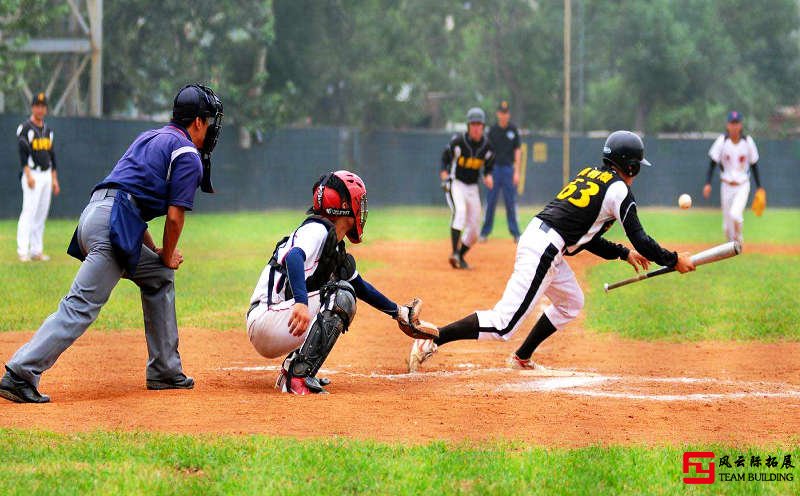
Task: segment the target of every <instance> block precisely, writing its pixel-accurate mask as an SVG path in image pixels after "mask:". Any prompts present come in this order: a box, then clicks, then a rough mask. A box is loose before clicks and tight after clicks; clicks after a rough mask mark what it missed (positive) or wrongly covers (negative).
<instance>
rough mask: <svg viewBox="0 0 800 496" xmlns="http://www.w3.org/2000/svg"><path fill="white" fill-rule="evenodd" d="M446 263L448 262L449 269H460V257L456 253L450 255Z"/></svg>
mask: <svg viewBox="0 0 800 496" xmlns="http://www.w3.org/2000/svg"><path fill="white" fill-rule="evenodd" d="M448 261H449V262H450V267H452V268H454V269H459V268H461V257H460V256H459V255H458V253H453V254H452V255H450V258H449V259H448Z"/></svg>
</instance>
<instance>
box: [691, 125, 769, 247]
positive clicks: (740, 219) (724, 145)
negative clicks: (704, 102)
mask: <svg viewBox="0 0 800 496" xmlns="http://www.w3.org/2000/svg"><path fill="white" fill-rule="evenodd" d="M727 131H728V132H727V133H726V134H723V135H721V136H719V137H718V138H717V139H716V140H715V141H714V143H713V144H712V145H711V148H710V149H709V150H708V156H709V158H710V159H711V163H710V164H709V168H708V175H707V178H706V185H705V187H704V188H703V196H705V197H706V198H708V197H709V195H710V194H711V175H712V173H713V171H714V166H715V165H717V164H719V166H720V181H721V183H722V184H721V185H720V203H721V204H722V229H723V230H724V231H725V236H726V237H727V238H728V240H729V241H738V242H740V243H741V242H742V241H743V239H742V238H743V237H742V224H743V223H744V209H745V207H746V206H747V198H748V196H749V195H750V171H751V170H752V171H753V177H754V178H755V180H756V186H757V187H759V188H760V187H761V182H760V180H759V178H758V158H759V157H758V148H757V147H756V143H755V141H753V138H752V137H751V136H747V135H743V134H742V115H741V114H740V113H739V112H737V111H732V112H730V113H729V114H728V125H727Z"/></svg>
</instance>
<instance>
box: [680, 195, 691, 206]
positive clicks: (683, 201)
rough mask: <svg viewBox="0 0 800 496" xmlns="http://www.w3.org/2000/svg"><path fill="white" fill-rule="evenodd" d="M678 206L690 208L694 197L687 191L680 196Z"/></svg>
mask: <svg viewBox="0 0 800 496" xmlns="http://www.w3.org/2000/svg"><path fill="white" fill-rule="evenodd" d="M678 206H679V207H681V208H684V209H686V208H689V207H691V206H692V197H691V196H689V195H687V194H686V193H684V194H682V195H681V196H679V197H678Z"/></svg>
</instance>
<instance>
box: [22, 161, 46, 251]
mask: <svg viewBox="0 0 800 496" xmlns="http://www.w3.org/2000/svg"><path fill="white" fill-rule="evenodd" d="M31 175H32V176H33V180H34V182H35V184H34V185H33V188H29V187H28V181H27V180H26V179H25V174H23V175H22V178H21V179H20V185H21V186H22V212H20V214H19V223H18V224H17V255H19V256H20V257H27V256H35V255H41V254H42V250H43V244H44V241H43V238H44V224H45V221H46V220H47V213H48V212H49V210H50V197H51V193H52V190H53V173H52V172H51V171H50V170H46V171H40V170H38V169H31Z"/></svg>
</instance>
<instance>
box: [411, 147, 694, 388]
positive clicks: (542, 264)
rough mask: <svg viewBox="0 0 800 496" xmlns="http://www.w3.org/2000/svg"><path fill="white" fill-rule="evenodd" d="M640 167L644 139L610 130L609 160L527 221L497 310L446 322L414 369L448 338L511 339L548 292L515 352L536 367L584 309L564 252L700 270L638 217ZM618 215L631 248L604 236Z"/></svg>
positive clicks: (425, 343)
mask: <svg viewBox="0 0 800 496" xmlns="http://www.w3.org/2000/svg"><path fill="white" fill-rule="evenodd" d="M642 165H645V166H649V165H650V163H649V162H648V161H647V160H645V158H644V144H643V143H642V140H641V139H640V138H639V137H638V136H637V135H635V134H634V133H631V132H629V131H616V132H614V133H611V135H609V137H608V139H606V142H605V145H604V147H603V166H602V167H600V168H596V167H586V168H585V169H583V170H581V171H580V172H579V173H578V175H577V176H576V177H575V179H573V180H572V181H571V182H570V183H569V184H567V185H566V186H564V189H562V190H561V191H560V192H559V193H558V194H557V195H556V197H555V199H554V200H553V201H551V202H550V203H549V204H547V206H545V208H544V210H542V211H541V212H539V214H538V215H536V217H534V218H533V220H532V221H531V222H530V223H529V224H528V227H527V228H526V229H525V232H524V233H523V234H522V237H521V238H520V241H519V244H518V245H517V256H516V262H515V263H514V273H513V274H512V275H511V278H510V279H509V280H508V283H507V284H506V288H505V291H504V292H503V296H502V297H501V299H500V301H498V302H497V304H496V305H495V306H494V308H493V309H491V310H483V311H478V312H473V313H471V314H469V315H468V316H466V317H464V318H463V319H461V320H458V321H456V322H453V323H451V324H449V325H446V326H444V327H442V328H441V329H440V332H439V337H438V338H436V339H435V340H421V339H418V340H415V341H414V345H413V346H412V348H411V354H410V356H409V370H410V371H412V372H413V371H414V370H416V368H417V367H419V365H420V364H421V363H422V362H424V361H425V360H427V359H428V358H430V357H431V356H432V355H433V354H434V353H435V352H436V349H437V346H440V345H442V344H445V343H449V342H450V341H457V340H460V339H494V340H503V341H507V340H508V339H509V338H510V337H511V336H512V335H513V334H514V333H515V332H516V331H517V330H518V329H519V327H520V325H521V324H522V322H523V321H524V320H525V317H526V316H527V315H528V314H529V313H530V312H531V311H533V309H534V308H535V307H536V303H537V302H538V300H539V298H541V296H542V295H543V294H544V295H547V297H548V298H549V299H550V301H551V302H552V304H551V305H550V306H548V307H547V308H546V309H545V310H544V313H543V314H542V316H541V317H540V318H539V320H538V321H537V322H536V325H535V326H534V327H533V329H532V330H531V332H530V334H529V335H528V337H527V338H526V339H525V342H524V343H523V344H522V346H520V347H519V349H518V350H517V352H516V353H515V354H514V355H512V356H511V358H510V365H511V366H512V367H513V368H522V369H535V368H537V365H536V364H535V363H534V362H533V360H532V359H531V356H532V354H533V352H534V350H535V349H536V347H537V346H539V344H540V343H541V342H542V341H544V340H545V339H547V337H549V336H550V335H551V334H553V333H554V332H555V331H556V330H558V329H561V328H563V327H564V326H565V325H566V324H567V323H569V322H570V321H571V320H572V319H574V318H575V317H577V315H578V312H579V311H580V310H581V308H583V291H581V288H580V286H579V285H578V281H577V280H576V279H575V274H574V273H573V272H572V269H571V268H570V267H569V264H567V262H566V260H564V255H574V254H576V253H577V252H579V251H581V250H582V249H586V250H588V251H589V252H591V253H593V254H595V255H597V256H599V257H602V258H605V259H607V260H615V259H620V260H625V261H626V262H628V263H629V264H631V265H632V266H633V268H634V269H636V271H637V272H638V271H639V267H641V268H643V269H647V267H648V265H649V261H653V262H655V263H657V264H659V265H663V266H669V267H675V269H676V270H677V271H679V272H681V273H685V272H689V271H692V270H694V264H693V263H692V261H691V258H690V257H689V254H688V253H681V254H678V253H676V252H672V251H667V250H665V249H664V248H662V247H661V246H660V245H659V244H658V243H657V242H656V241H655V240H654V239H652V238H651V237H650V236H648V235H647V234H646V233H645V231H644V228H642V225H641V223H640V222H639V217H638V215H637V213H636V200H635V199H634V197H633V193H632V192H631V191H630V189H629V187H630V186H631V184H633V180H634V178H635V177H636V175H637V174H638V173H639V168H640V167H641V166H642ZM615 221H619V222H620V223H621V224H622V226H623V228H624V229H625V235H626V236H627V237H628V239H629V240H630V241H631V243H632V244H633V247H634V248H633V249H629V248H626V247H624V246H623V245H620V244H616V243H612V242H610V241H608V240H606V239H605V238H603V237H602V236H603V234H604V233H605V232H606V231H607V230H608V229H609V228H610V227H611V225H612V224H613V223H614V222H615Z"/></svg>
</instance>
